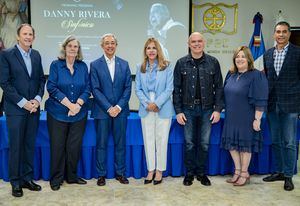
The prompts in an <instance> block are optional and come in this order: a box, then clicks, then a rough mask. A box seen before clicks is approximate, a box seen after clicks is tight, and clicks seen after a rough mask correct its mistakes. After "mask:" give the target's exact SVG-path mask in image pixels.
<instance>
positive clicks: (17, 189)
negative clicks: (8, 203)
mask: <svg viewBox="0 0 300 206" xmlns="http://www.w3.org/2000/svg"><path fill="white" fill-rule="evenodd" d="M11 194H12V196H14V197H22V196H23V190H22V188H21V187H20V186H12V191H11Z"/></svg>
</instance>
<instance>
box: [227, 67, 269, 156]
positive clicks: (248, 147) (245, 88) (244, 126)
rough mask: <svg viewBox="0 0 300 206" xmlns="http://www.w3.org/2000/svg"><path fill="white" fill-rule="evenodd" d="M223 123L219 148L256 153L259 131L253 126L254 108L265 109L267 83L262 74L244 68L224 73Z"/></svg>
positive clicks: (260, 143) (258, 143)
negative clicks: (243, 70) (237, 71)
mask: <svg viewBox="0 0 300 206" xmlns="http://www.w3.org/2000/svg"><path fill="white" fill-rule="evenodd" d="M224 95H225V122H224V127H223V133H222V141H221V147H222V148H224V149H226V150H237V151H239V152H259V151H261V146H262V135H261V132H256V131H255V130H254V129H253V121H254V119H255V109H258V110H260V111H264V110H265V108H267V100H268V82H267V79H266V77H265V74H264V73H262V72H260V71H258V70H253V71H247V72H245V73H242V74H238V73H233V74H230V73H228V74H227V76H226V79H225V83H224Z"/></svg>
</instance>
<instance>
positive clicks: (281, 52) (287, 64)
mask: <svg viewBox="0 0 300 206" xmlns="http://www.w3.org/2000/svg"><path fill="white" fill-rule="evenodd" d="M290 35H291V28H290V25H289V24H288V23H287V22H278V23H277V24H276V26H275V29H274V39H275V41H276V46H275V47H273V48H271V49H269V50H268V51H267V52H266V53H265V54H264V68H265V72H266V74H267V77H268V81H269V104H268V121H269V126H270V131H271V136H272V154H273V155H274V157H275V161H276V162H275V174H272V175H270V176H268V177H265V178H264V179H263V180H264V181H265V182H273V181H284V189H285V190H287V191H291V190H293V189H294V184H293V181H292V177H293V174H294V171H295V166H296V161H297V146H296V142H297V140H296V133H297V120H298V115H299V113H300V48H299V47H297V46H295V45H293V44H291V43H290V42H289V38H290Z"/></svg>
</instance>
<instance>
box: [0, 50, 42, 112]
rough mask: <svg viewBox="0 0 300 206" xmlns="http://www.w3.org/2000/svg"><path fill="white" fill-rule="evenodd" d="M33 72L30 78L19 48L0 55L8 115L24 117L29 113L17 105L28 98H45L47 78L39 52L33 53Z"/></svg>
mask: <svg viewBox="0 0 300 206" xmlns="http://www.w3.org/2000/svg"><path fill="white" fill-rule="evenodd" d="M30 58H31V64H32V72H31V76H29V74H28V71H27V69H26V65H25V63H24V60H23V58H22V54H21V53H20V51H19V49H18V48H17V46H14V47H12V48H9V49H7V50H3V51H1V53H0V86H1V88H2V90H3V95H4V111H5V114H6V115H24V114H27V113H28V111H27V110H25V109H23V108H20V107H19V106H18V105H17V103H18V102H20V101H21V100H22V98H23V97H24V98H26V99H27V100H31V99H34V97H35V96H36V95H39V96H40V97H43V95H44V87H45V81H46V79H45V76H44V72H43V67H42V63H41V56H40V54H39V52H38V51H36V50H34V49H32V51H31V55H30Z"/></svg>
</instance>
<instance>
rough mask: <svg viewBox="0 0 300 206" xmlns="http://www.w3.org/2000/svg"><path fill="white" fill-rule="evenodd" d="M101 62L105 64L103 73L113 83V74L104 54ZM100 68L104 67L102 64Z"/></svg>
mask: <svg viewBox="0 0 300 206" xmlns="http://www.w3.org/2000/svg"><path fill="white" fill-rule="evenodd" d="M101 62H102V64H103V73H104V75H105V76H106V79H109V82H110V83H111V84H112V80H111V76H110V73H109V69H108V66H107V63H106V59H105V57H104V55H103V56H102V58H101ZM100 68H102V66H101V67H100Z"/></svg>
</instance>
